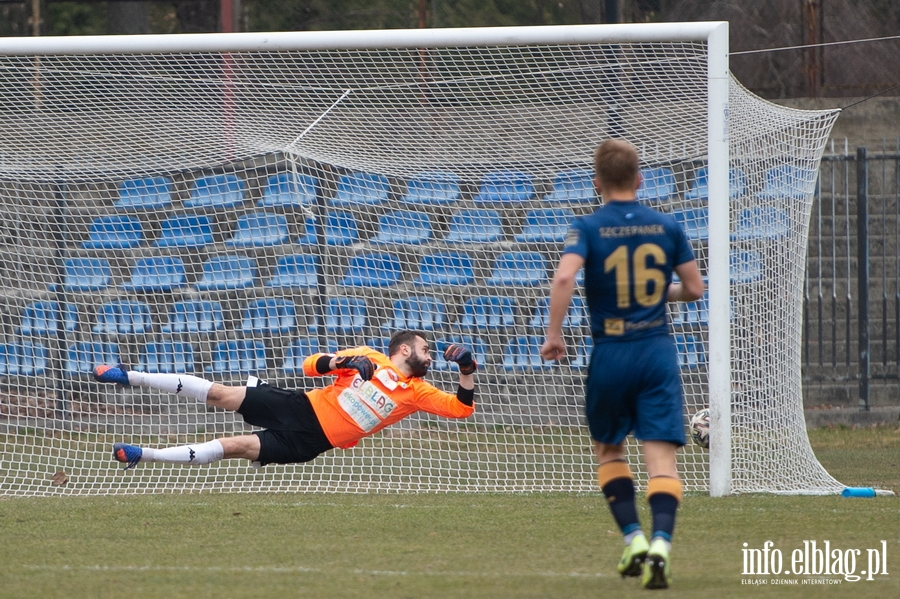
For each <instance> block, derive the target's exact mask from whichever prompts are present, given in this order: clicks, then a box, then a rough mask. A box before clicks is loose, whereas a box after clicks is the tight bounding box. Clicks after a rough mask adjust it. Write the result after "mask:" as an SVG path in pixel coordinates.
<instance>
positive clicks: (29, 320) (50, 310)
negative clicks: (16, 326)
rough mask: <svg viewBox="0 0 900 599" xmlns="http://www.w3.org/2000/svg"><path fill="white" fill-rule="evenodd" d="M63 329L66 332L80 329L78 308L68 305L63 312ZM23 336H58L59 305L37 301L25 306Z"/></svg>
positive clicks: (21, 330)
mask: <svg viewBox="0 0 900 599" xmlns="http://www.w3.org/2000/svg"><path fill="white" fill-rule="evenodd" d="M63 328H64V330H65V332H67V333H68V332H72V331H75V330H77V329H78V307H77V306H76V305H75V304H66V305H65V309H64V310H63ZM20 332H21V333H22V335H25V336H28V335H41V336H42V335H51V336H53V335H58V334H59V332H60V331H59V304H58V303H57V302H51V301H37V302H32V303H30V304H28V305H27V306H25V312H24V313H23V315H22V327H21V329H20Z"/></svg>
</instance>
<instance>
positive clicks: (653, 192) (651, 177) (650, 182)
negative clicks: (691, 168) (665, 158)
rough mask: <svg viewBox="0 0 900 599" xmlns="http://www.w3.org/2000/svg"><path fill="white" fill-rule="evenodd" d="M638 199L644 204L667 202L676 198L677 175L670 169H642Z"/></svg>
mask: <svg viewBox="0 0 900 599" xmlns="http://www.w3.org/2000/svg"><path fill="white" fill-rule="evenodd" d="M641 178H642V182H641V186H640V187H639V188H638V192H637V199H638V200H641V201H643V202H651V203H655V202H665V201H667V200H669V199H670V198H673V197H674V196H675V173H673V172H672V169H670V168H669V167H665V166H663V167H657V168H642V169H641Z"/></svg>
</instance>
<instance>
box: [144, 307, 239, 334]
mask: <svg viewBox="0 0 900 599" xmlns="http://www.w3.org/2000/svg"><path fill="white" fill-rule="evenodd" d="M223 328H225V318H224V317H223V314H222V305H221V304H219V302H213V301H209V300H186V301H182V302H175V303H174V304H172V307H171V309H170V310H169V321H168V322H167V323H166V324H164V325H163V326H162V327H161V328H160V330H162V331H163V332H164V333H215V332H216V331H220V330H222V329H223Z"/></svg>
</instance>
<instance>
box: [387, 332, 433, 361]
mask: <svg viewBox="0 0 900 599" xmlns="http://www.w3.org/2000/svg"><path fill="white" fill-rule="evenodd" d="M416 337H421V338H422V339H424V340H425V342H426V343H427V342H428V337H426V336H425V333H424V332H423V331H410V330H403V331H397V332H396V333H394V334H393V335H391V340H390V342H389V343H388V357H389V358H390V357H391V356H393V355H394V354H396V353H397V352H398V351H400V346H401V345H408V346H410V347H412V346H413V343H414V342H415V340H416Z"/></svg>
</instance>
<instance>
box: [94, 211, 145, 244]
mask: <svg viewBox="0 0 900 599" xmlns="http://www.w3.org/2000/svg"><path fill="white" fill-rule="evenodd" d="M142 243H144V229H143V227H142V226H141V221H139V220H138V219H136V218H134V217H133V216H124V215H112V216H101V217H98V218H95V219H94V221H93V222H92V223H91V229H90V232H89V233H88V238H87V239H86V240H84V242H83V243H82V244H81V247H83V248H84V249H87V250H127V249H130V248H134V247H138V246H139V245H141V244H142Z"/></svg>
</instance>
